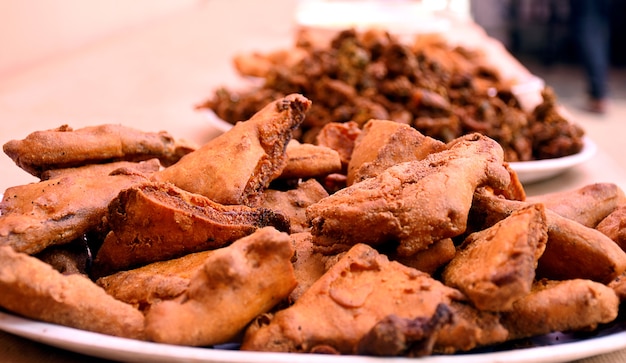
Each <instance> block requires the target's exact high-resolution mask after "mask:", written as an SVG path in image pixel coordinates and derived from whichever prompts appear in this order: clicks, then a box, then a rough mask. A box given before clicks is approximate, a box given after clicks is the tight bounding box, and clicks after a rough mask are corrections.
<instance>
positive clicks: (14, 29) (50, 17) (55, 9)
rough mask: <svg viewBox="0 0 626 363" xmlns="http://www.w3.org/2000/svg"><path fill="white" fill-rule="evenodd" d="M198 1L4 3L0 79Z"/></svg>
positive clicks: (0, 18) (19, 0)
mask: <svg viewBox="0 0 626 363" xmlns="http://www.w3.org/2000/svg"><path fill="white" fill-rule="evenodd" d="M196 2H199V0H128V1H125V0H0V77H2V76H3V75H4V76H6V75H7V74H11V73H14V72H18V71H20V70H23V69H24V68H28V67H30V66H33V65H35V64H37V63H38V62H42V61H45V60H47V59H50V58H51V57H55V56H59V55H62V54H63V53H65V52H71V51H72V50H73V49H77V48H79V47H81V46H85V45H88V44H89V43H90V42H94V41H97V40H100V39H103V38H105V37H107V36H110V35H114V34H119V33H120V32H122V31H124V29H128V28H129V27H132V26H135V25H138V24H141V23H144V22H147V21H150V20H151V19H155V18H158V17H160V16H163V15H166V14H167V13H169V12H172V11H176V10H177V9H181V8H184V7H187V6H190V5H192V4H194V3H196Z"/></svg>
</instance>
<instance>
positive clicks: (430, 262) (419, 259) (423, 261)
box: [387, 238, 456, 275]
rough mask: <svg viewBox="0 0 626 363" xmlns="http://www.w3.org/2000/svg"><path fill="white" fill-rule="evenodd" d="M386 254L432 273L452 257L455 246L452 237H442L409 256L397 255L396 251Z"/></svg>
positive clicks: (406, 264)
mask: <svg viewBox="0 0 626 363" xmlns="http://www.w3.org/2000/svg"><path fill="white" fill-rule="evenodd" d="M387 255H388V256H389V258H390V259H391V260H394V261H398V262H400V263H401V264H403V265H405V266H409V267H413V268H414V269H416V270H420V271H423V272H426V273H428V274H430V275H433V274H434V273H435V272H437V271H438V270H439V269H440V268H441V267H443V266H445V265H446V264H447V263H448V262H450V260H452V259H453V258H454V256H455V255H456V246H455V245H454V241H452V238H444V239H441V240H439V241H435V242H433V244H431V245H430V246H429V247H428V248H427V249H425V250H423V251H419V252H417V253H415V254H414V255H411V256H398V254H397V253H393V252H392V253H388V254H387Z"/></svg>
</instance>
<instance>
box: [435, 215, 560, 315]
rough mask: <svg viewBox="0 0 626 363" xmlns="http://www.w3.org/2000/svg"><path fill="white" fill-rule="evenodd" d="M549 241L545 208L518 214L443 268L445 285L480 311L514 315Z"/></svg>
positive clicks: (468, 243)
mask: <svg viewBox="0 0 626 363" xmlns="http://www.w3.org/2000/svg"><path fill="white" fill-rule="evenodd" d="M547 239H548V227H547V225H546V222H545V213H544V207H543V205H541V204H532V205H529V206H528V207H525V208H522V209H518V210H516V211H515V212H513V213H511V215H510V216H508V217H507V218H505V219H503V220H501V221H500V222H498V223H496V224H494V225H493V226H491V227H489V228H487V229H484V230H482V231H480V232H475V233H472V234H471V235H469V236H468V237H467V238H466V239H465V240H464V241H463V244H462V245H461V246H460V247H459V250H458V252H457V254H456V256H455V257H454V258H453V259H452V261H450V263H449V264H448V265H447V266H446V267H445V270H444V271H443V274H442V279H443V282H444V283H445V284H446V285H448V286H451V287H455V288H457V289H459V290H461V292H463V293H464V294H465V295H466V296H467V297H468V299H469V300H470V301H471V302H472V303H473V304H474V306H475V307H476V308H478V309H479V310H488V311H506V310H510V309H511V307H512V305H513V303H514V302H515V301H516V300H518V299H520V298H521V297H523V296H525V295H526V294H528V293H529V292H530V289H531V286H532V284H533V281H534V279H535V268H536V267H537V261H538V259H539V256H540V255H541V254H542V253H543V251H544V249H545V248H546V241H547Z"/></svg>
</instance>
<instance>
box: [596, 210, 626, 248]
mask: <svg viewBox="0 0 626 363" xmlns="http://www.w3.org/2000/svg"><path fill="white" fill-rule="evenodd" d="M596 229H597V230H598V231H600V232H601V233H603V234H604V235H606V236H607V237H609V238H610V239H612V240H613V241H615V243H617V245H618V246H620V248H621V249H622V250H624V251H626V205H620V206H618V207H616V208H615V209H614V210H613V212H611V213H610V214H609V215H608V216H606V217H605V218H604V219H602V220H601V221H600V223H598V225H597V226H596Z"/></svg>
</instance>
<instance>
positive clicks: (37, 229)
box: [0, 171, 146, 254]
mask: <svg viewBox="0 0 626 363" xmlns="http://www.w3.org/2000/svg"><path fill="white" fill-rule="evenodd" d="M145 181H146V178H145V176H143V175H141V174H125V173H124V171H120V173H119V174H115V175H108V176H87V177H81V176H76V177H74V176H67V177H62V178H57V179H53V180H47V181H42V182H39V183H31V184H26V185H21V186H16V187H11V188H8V189H7V190H6V191H5V193H4V199H3V200H2V203H0V214H1V215H0V246H1V245H8V246H12V247H13V248H14V249H15V250H16V251H20V252H25V253H28V254H35V253H37V252H41V251H43V250H44V249H45V248H46V247H48V246H52V245H60V244H65V243H69V242H71V241H73V240H75V239H77V238H80V237H82V235H83V234H85V233H87V232H89V231H93V230H99V229H102V228H103V227H104V226H103V218H104V216H105V215H106V212H107V207H108V205H109V203H110V202H111V201H112V200H113V199H114V198H115V197H116V196H117V195H118V194H119V192H120V191H121V190H122V189H125V188H128V187H130V186H132V185H135V184H138V183H142V182H145Z"/></svg>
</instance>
